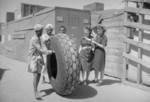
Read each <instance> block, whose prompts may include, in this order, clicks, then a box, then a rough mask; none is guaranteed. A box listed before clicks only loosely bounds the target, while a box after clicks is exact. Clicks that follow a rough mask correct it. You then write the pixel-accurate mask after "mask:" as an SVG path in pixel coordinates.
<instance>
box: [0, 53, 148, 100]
mask: <svg viewBox="0 0 150 102" xmlns="http://www.w3.org/2000/svg"><path fill="white" fill-rule="evenodd" d="M32 77H33V76H32V74H31V73H28V72H27V64H26V63H23V62H20V61H17V60H13V59H10V58H8V57H4V56H2V55H0V102H38V101H41V102H75V101H78V102H87V101H89V102H150V92H147V91H144V90H140V89H137V88H134V87H130V86H126V85H123V84H121V82H120V81H119V80H118V79H115V78H112V77H108V76H105V77H104V83H103V84H102V85H101V86H96V85H95V84H93V83H91V84H89V85H88V86H85V85H81V86H78V87H77V89H76V90H75V91H74V92H73V93H72V94H71V95H69V96H67V97H62V96H59V95H57V94H56V93H55V92H54V90H53V89H52V87H51V85H50V84H44V85H43V84H41V83H40V84H39V90H40V92H41V94H42V100H36V99H34V95H33V87H32ZM93 78H94V73H93V72H91V74H90V80H92V79H93ZM47 81H48V79H47Z"/></svg>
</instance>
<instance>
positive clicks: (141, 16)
mask: <svg viewBox="0 0 150 102" xmlns="http://www.w3.org/2000/svg"><path fill="white" fill-rule="evenodd" d="M138 3H139V5H140V9H142V8H143V2H138ZM138 15H139V23H140V24H143V18H144V17H143V14H139V13H138ZM142 35H143V30H142V29H140V30H139V42H142V40H143V36H142ZM138 58H139V59H142V49H141V48H140V47H138ZM141 82H142V68H141V64H140V63H138V65H137V84H140V83H141Z"/></svg>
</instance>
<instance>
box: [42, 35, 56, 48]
mask: <svg viewBox="0 0 150 102" xmlns="http://www.w3.org/2000/svg"><path fill="white" fill-rule="evenodd" d="M52 36H53V35H51V36H49V35H48V34H43V35H42V37H41V38H42V42H43V46H44V48H45V49H48V50H50V42H51V39H52Z"/></svg>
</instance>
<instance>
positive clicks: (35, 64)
mask: <svg viewBox="0 0 150 102" xmlns="http://www.w3.org/2000/svg"><path fill="white" fill-rule="evenodd" d="M53 28H54V27H53V25H52V24H47V25H46V27H45V29H46V34H42V32H43V29H44V27H43V26H42V25H40V24H36V25H35V26H34V31H35V35H34V36H33V37H32V38H31V40H30V45H29V56H28V72H30V73H33V87H34V94H35V98H36V99H39V98H41V96H40V93H39V92H38V89H37V87H38V84H39V81H40V77H41V79H42V83H45V77H44V72H45V70H46V66H47V60H48V59H49V58H50V56H49V55H50V54H52V53H54V51H53V50H51V49H50V42H51V38H52V37H53V34H52V32H53ZM65 32H66V28H65V27H64V26H61V27H60V33H65Z"/></svg>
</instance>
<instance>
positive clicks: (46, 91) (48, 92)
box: [40, 89, 54, 97]
mask: <svg viewBox="0 0 150 102" xmlns="http://www.w3.org/2000/svg"><path fill="white" fill-rule="evenodd" d="M40 92H44V93H45V95H43V96H42V97H45V96H48V95H50V94H51V93H53V92H54V90H53V89H45V90H41V91H40Z"/></svg>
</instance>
